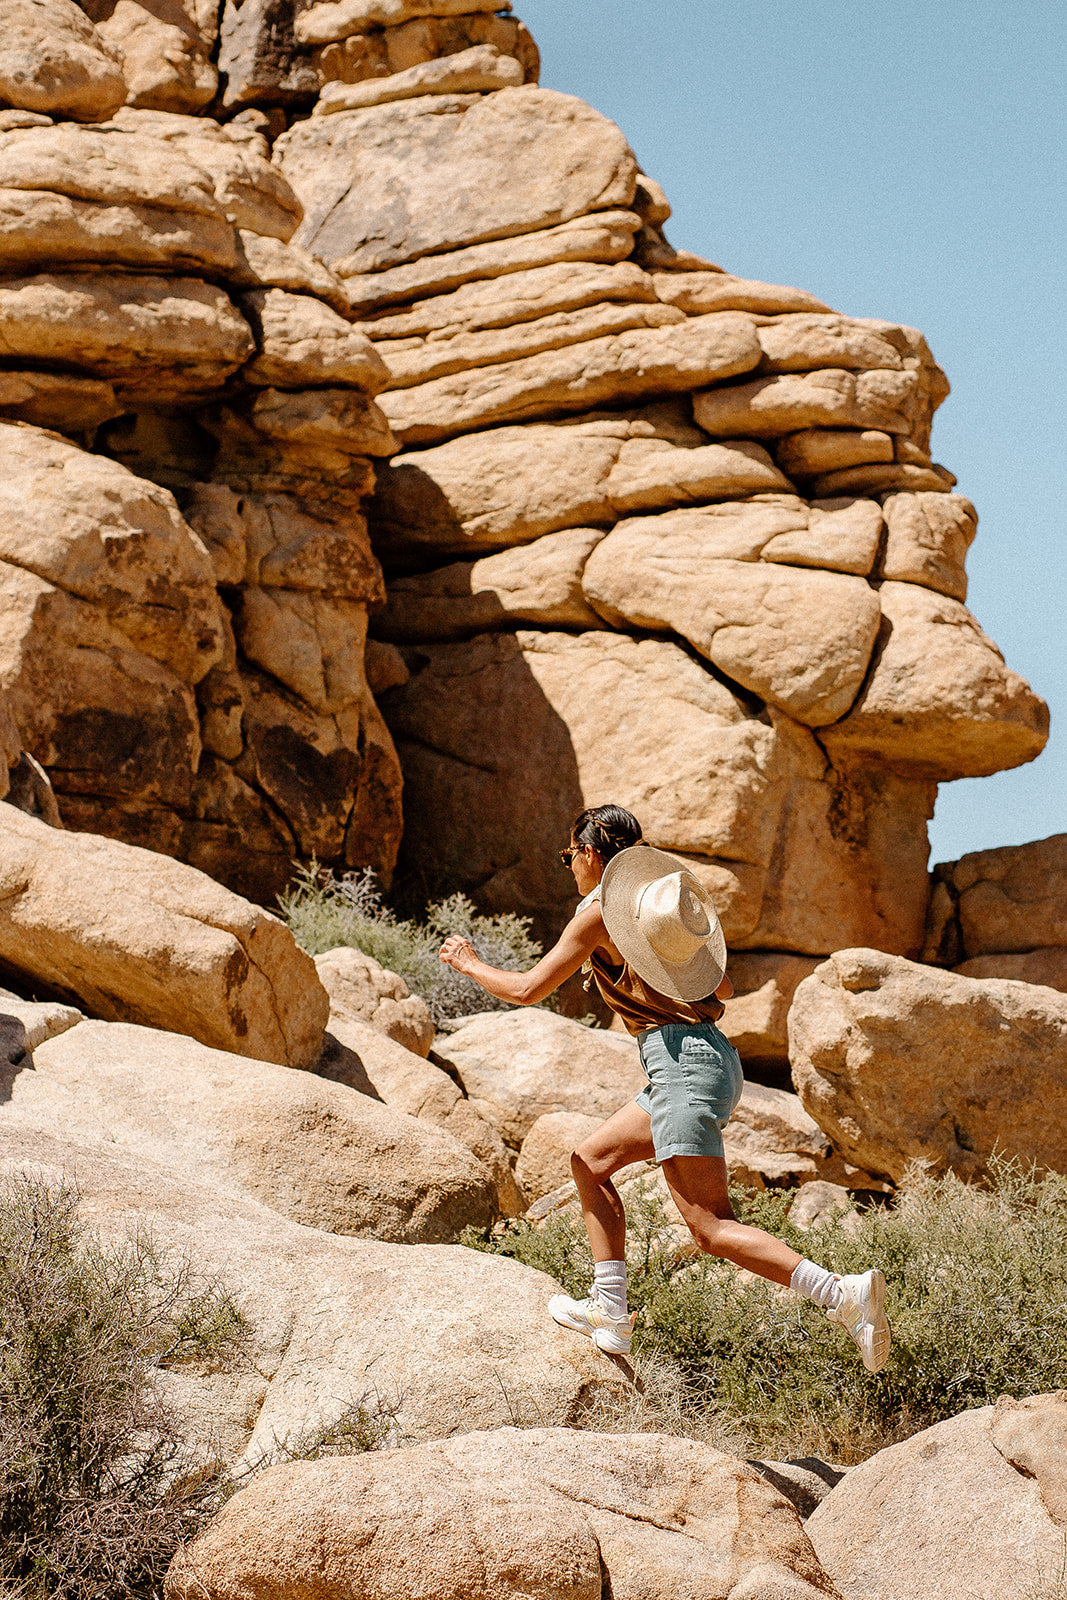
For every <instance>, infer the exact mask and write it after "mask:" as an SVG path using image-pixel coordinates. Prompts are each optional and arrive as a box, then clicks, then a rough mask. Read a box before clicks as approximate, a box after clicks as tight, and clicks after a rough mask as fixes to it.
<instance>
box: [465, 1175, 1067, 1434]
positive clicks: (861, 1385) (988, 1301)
mask: <svg viewBox="0 0 1067 1600" xmlns="http://www.w3.org/2000/svg"><path fill="white" fill-rule="evenodd" d="M640 1187H641V1188H642V1189H643V1192H639V1193H638V1194H637V1195H636V1197H635V1198H634V1200H632V1201H631V1200H630V1199H629V1198H628V1200H627V1209H628V1212H629V1214H630V1224H631V1225H630V1232H629V1238H628V1248H627V1256H628V1261H629V1265H630V1273H631V1286H632V1290H631V1303H632V1305H633V1307H634V1308H635V1309H636V1310H637V1311H638V1313H639V1315H638V1328H637V1336H636V1338H635V1340H634V1353H635V1363H636V1366H637V1369H638V1372H639V1375H641V1376H642V1379H643V1382H644V1389H645V1394H644V1396H640V1395H639V1396H638V1398H637V1400H636V1401H635V1400H634V1399H633V1398H631V1400H630V1401H628V1402H627V1403H626V1407H624V1408H623V1410H624V1412H627V1414H626V1415H624V1414H621V1413H619V1411H618V1408H617V1407H615V1408H614V1410H613V1408H612V1406H611V1405H610V1404H607V1403H606V1402H605V1404H604V1407H603V1408H602V1409H603V1415H602V1416H601V1417H600V1418H599V1419H598V1420H596V1422H595V1425H597V1426H603V1427H609V1428H610V1427H619V1426H634V1427H655V1428H665V1429H667V1430H669V1431H678V1432H685V1433H690V1434H693V1435H695V1436H698V1437H715V1436H717V1435H720V1436H721V1435H729V1436H730V1437H731V1438H732V1439H734V1440H735V1441H742V1442H743V1444H744V1446H745V1447H746V1448H747V1449H748V1450H750V1451H758V1452H762V1453H766V1454H781V1453H783V1452H784V1453H786V1454H789V1455H798V1454H804V1453H807V1452H812V1453H818V1454H823V1455H825V1456H828V1457H829V1458H830V1459H836V1460H843V1461H849V1460H856V1459H861V1458H862V1457H863V1456H865V1455H869V1454H870V1453H871V1452H872V1451H873V1450H876V1449H880V1448H881V1447H882V1446H883V1445H885V1444H887V1443H892V1442H894V1441H896V1440H897V1439H900V1438H904V1437H906V1436H907V1435H908V1434H910V1433H914V1432H916V1431H917V1430H918V1429H920V1428H926V1427H930V1426H932V1425H933V1424H934V1423H936V1422H939V1421H941V1420H942V1419H944V1418H946V1417H950V1416H954V1415H956V1414H957V1413H958V1412H960V1411H964V1410H967V1409H969V1408H971V1407H973V1406H981V1405H986V1404H989V1403H991V1402H992V1401H994V1400H995V1399H996V1398H997V1396H998V1395H1000V1394H1009V1395H1014V1396H1016V1397H1020V1396H1023V1395H1027V1394H1036V1393H1041V1392H1044V1391H1047V1390H1050V1389H1057V1388H1061V1387H1064V1386H1067V1341H1064V1339H1063V1337H1062V1330H1063V1328H1064V1327H1065V1326H1067V1179H1065V1178H1062V1177H1059V1176H1056V1175H1046V1176H1039V1175H1037V1174H1036V1173H1034V1172H1032V1171H1026V1170H1024V1169H1023V1168H1021V1167H1020V1166H1018V1165H1015V1164H1012V1163H1008V1162H996V1163H995V1164H994V1168H993V1172H992V1174H991V1177H990V1181H989V1183H988V1185H986V1186H984V1187H982V1188H978V1187H968V1186H967V1185H965V1184H962V1183H960V1182H959V1180H958V1179H956V1178H954V1177H952V1176H951V1175H949V1176H947V1177H943V1178H936V1179H935V1178H931V1177H928V1176H922V1175H916V1176H915V1177H913V1178H912V1179H911V1180H910V1181H909V1183H908V1184H907V1186H906V1187H905V1188H904V1189H903V1190H902V1192H901V1194H900V1195H899V1197H898V1198H897V1200H896V1202H895V1204H894V1205H893V1206H892V1207H891V1208H887V1209H881V1208H874V1209H871V1210H869V1211H866V1212H864V1213H860V1214H855V1213H852V1214H851V1215H850V1216H849V1217H848V1218H847V1219H846V1217H845V1216H844V1215H840V1216H838V1217H836V1218H834V1219H832V1220H830V1221H829V1222H825V1223H823V1224H821V1225H819V1226H816V1227H813V1228H811V1229H810V1230H809V1231H808V1232H806V1233H801V1232H799V1231H798V1230H797V1229H796V1228H794V1227H793V1226H792V1224H791V1223H789V1221H788V1219H787V1217H786V1211H787V1209H788V1204H789V1201H790V1199H791V1198H792V1196H791V1195H789V1194H787V1193H785V1194H783V1193H780V1192H779V1193H775V1192H773V1191H767V1192H765V1193H760V1194H756V1193H753V1192H752V1191H745V1190H739V1189H734V1190H732V1191H731V1192H732V1198H733V1201H734V1206H735V1209H736V1210H737V1214H738V1215H739V1216H740V1217H742V1218H743V1220H745V1221H749V1222H754V1223H755V1224H756V1225H757V1226H760V1227H766V1228H768V1229H769V1230H770V1231H771V1232H774V1233H776V1234H777V1235H778V1236H779V1237H781V1238H783V1239H785V1240H786V1241H787V1242H788V1243H789V1244H791V1245H792V1246H793V1248H794V1249H796V1250H798V1251H800V1253H801V1254H802V1255H806V1256H809V1257H810V1258H812V1259H813V1260H816V1261H819V1262H821V1263H823V1264H824V1265H826V1266H829V1267H830V1268H832V1269H833V1270H834V1271H837V1272H842V1273H845V1272H857V1271H861V1270H863V1269H865V1268H866V1267H868V1266H871V1265H873V1264H877V1265H880V1266H881V1267H882V1269H883V1271H884V1272H885V1275H886V1280H887V1310H888V1313H889V1317H890V1320H891V1322H892V1325H893V1334H894V1343H893V1350H892V1353H891V1355H890V1358H889V1361H888V1363H887V1365H886V1366H885V1368H884V1369H883V1370H882V1372H881V1373H879V1374H877V1376H873V1377H872V1376H871V1375H870V1374H868V1373H866V1372H865V1371H864V1369H863V1366H862V1364H861V1362H860V1361H859V1357H858V1355H857V1352H856V1350H855V1347H854V1346H853V1344H852V1342H851V1341H850V1340H849V1339H848V1338H847V1337H846V1336H845V1335H844V1334H843V1333H842V1331H841V1330H840V1329H838V1328H836V1327H835V1326H833V1325H832V1324H830V1323H829V1322H828V1321H827V1320H826V1317H825V1315H824V1314H823V1313H822V1312H820V1311H819V1310H817V1308H815V1307H814V1306H812V1305H810V1304H809V1303H808V1302H807V1301H804V1300H801V1299H799V1298H798V1297H797V1296H794V1295H792V1294H789V1293H788V1292H785V1293H783V1292H782V1291H780V1290H777V1289H776V1288H775V1287H774V1286H773V1285H771V1284H769V1283H767V1282H766V1281H765V1280H763V1279H754V1280H748V1279H747V1278H742V1277H739V1276H738V1274H737V1272H736V1271H735V1269H734V1268H733V1267H731V1266H730V1265H729V1264H727V1263H725V1262H720V1261H716V1260H714V1259H712V1258H709V1257H700V1258H699V1259H697V1260H695V1261H692V1260H687V1259H686V1258H685V1257H684V1255H683V1254H681V1253H680V1252H679V1249H678V1238H677V1232H676V1228H677V1218H676V1217H675V1218H673V1222H674V1225H675V1228H674V1231H671V1223H672V1219H671V1218H670V1217H669V1216H668V1214H667V1211H666V1208H665V1206H664V1205H663V1203H662V1202H661V1201H660V1199H659V1198H658V1196H657V1195H656V1194H655V1192H652V1191H650V1190H649V1187H648V1186H647V1184H646V1185H643V1186H640ZM846 1220H847V1226H846ZM464 1242H465V1243H468V1244H472V1245H475V1246H476V1247H478V1248H483V1249H492V1250H495V1251H497V1252H499V1253H502V1254H505V1255H508V1256H512V1257H514V1258H515V1259H517V1260H520V1261H524V1262H526V1263H527V1264H528V1265H530V1266H534V1267H538V1268H540V1269H541V1270H542V1271H546V1272H548V1273H550V1274H551V1275H552V1276H553V1277H555V1278H556V1279H557V1280H558V1281H559V1282H561V1283H562V1284H563V1286H564V1288H565V1289H566V1290H567V1292H568V1293H570V1294H575V1295H578V1296H581V1295H584V1294H585V1293H587V1292H588V1285H589V1282H590V1276H591V1260H590V1256H589V1250H588V1244H587V1242H586V1239H585V1229H584V1227H583V1224H582V1220H581V1216H580V1215H577V1214H574V1213H573V1212H568V1213H559V1214H556V1215H555V1216H552V1217H550V1218H548V1219H547V1221H546V1223H545V1224H544V1225H543V1226H542V1227H540V1228H538V1227H536V1226H534V1225H533V1224H530V1223H527V1222H524V1221H519V1222H517V1223H513V1224H511V1225H509V1226H507V1227H506V1228H505V1229H503V1230H502V1231H500V1232H498V1233H497V1234H495V1235H493V1236H489V1237H485V1238H482V1237H478V1236H477V1235H475V1234H473V1233H472V1232H470V1231H468V1233H467V1234H466V1235H465V1236H464ZM646 1374H651V1377H648V1376H647V1375H646ZM628 1418H629V1420H628ZM735 1448H736V1445H735Z"/></svg>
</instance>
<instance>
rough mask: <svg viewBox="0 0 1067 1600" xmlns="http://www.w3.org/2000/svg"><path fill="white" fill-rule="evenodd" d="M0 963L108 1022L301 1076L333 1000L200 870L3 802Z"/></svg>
mask: <svg viewBox="0 0 1067 1600" xmlns="http://www.w3.org/2000/svg"><path fill="white" fill-rule="evenodd" d="M0 886H2V889H0V906H2V911H0V961H3V962H4V963H6V965H7V966H8V967H9V968H10V969H11V970H13V971H14V972H17V973H20V974H22V975H23V977H24V978H25V979H26V980H27V981H28V982H31V983H37V984H42V985H46V986H48V987H49V988H52V989H55V990H59V991H61V992H62V993H63V994H66V995H68V996H74V997H76V998H77V999H78V1000H79V1001H81V1002H82V1003H83V1005H84V1006H85V1008H86V1009H87V1010H88V1011H91V1012H93V1013H94V1014H95V1015H96V1016H98V1017H103V1018H105V1019H108V1020H113V1021H126V1022H136V1023H141V1024H145V1025H147V1026H149V1027H153V1028H163V1029H165V1030H167V1031H168V1032H172V1033H184V1034H189V1035H191V1037H193V1038H194V1039H199V1040H200V1042H201V1043H202V1044H207V1045H211V1046H213V1047H214V1048H215V1049H222V1050H230V1051H232V1052H234V1053H235V1054H236V1055H241V1056H252V1057H255V1058H256V1059H257V1060H261V1061H274V1062H278V1063H280V1064H282V1065H287V1066H292V1067H308V1066H310V1065H311V1063H312V1062H313V1061H314V1060H315V1058H316V1056H317V1055H318V1053H319V1050H320V1049H321V1047H322V1036H323V1029H324V1027H325V1024H326V1019H327V1016H328V1015H329V1009H330V1002H329V997H328V996H327V994H326V991H325V990H324V989H323V987H322V985H321V983H320V982H319V980H318V977H317V975H316V973H315V967H314V963H313V962H312V960H311V957H310V956H307V955H305V954H304V952H303V951H302V950H301V949H300V948H299V946H298V945H297V943H296V941H295V939H294V938H293V936H292V934H291V933H290V932H289V929H288V928H287V927H285V925H284V923H281V922H279V921H278V919H277V918H276V917H273V916H271V914H270V912H268V911H263V910H261V909H260V907H258V906H254V905H251V904H250V903H249V902H248V901H247V900H242V899H241V898H240V896H239V895H235V894H231V892H230V891H229V890H228V889H224V888H222V886H221V885H220V884H217V883H214V882H212V880H211V879H210V878H208V877H206V876H205V875H204V874H203V873H202V872H197V871H196V869H195V868H194V867H188V866H185V865H183V864H182V863H181V862H179V861H172V860H171V859H170V858H169V857H167V856H160V855H156V854H155V853H154V852H153V851H150V850H140V849H137V848H136V847H135V846H133V845H125V844H121V843H119V842H118V841H116V840H113V839H102V838H98V837H97V836H96V835H95V834H87V833H70V832H66V831H64V830H60V829H56V828H50V827H48V825H47V824H46V823H44V822H41V821H38V820H37V819H36V818H34V817H28V816H26V815H24V814H23V813H22V812H21V811H16V810H15V809H14V808H13V807H11V806H8V805H3V804H0Z"/></svg>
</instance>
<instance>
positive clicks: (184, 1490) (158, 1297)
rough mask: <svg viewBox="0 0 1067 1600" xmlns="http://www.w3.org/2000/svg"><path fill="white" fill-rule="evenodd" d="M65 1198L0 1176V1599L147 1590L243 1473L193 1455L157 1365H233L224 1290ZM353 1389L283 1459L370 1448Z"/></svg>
mask: <svg viewBox="0 0 1067 1600" xmlns="http://www.w3.org/2000/svg"><path fill="white" fill-rule="evenodd" d="M77 1210H78V1196H77V1192H76V1190H75V1189H74V1188H72V1187H71V1186H69V1185H62V1186H58V1187H56V1186H50V1185H48V1184H46V1183H44V1182H42V1181H41V1180H40V1179H39V1178H37V1177H35V1176H33V1175H32V1174H25V1175H22V1176H16V1177H14V1178H12V1179H10V1180H8V1181H6V1182H3V1183H0V1594H2V1595H3V1596H4V1597H5V1600H149V1597H152V1600H156V1597H158V1596H160V1595H161V1594H162V1586H163V1575H164V1573H165V1572H166V1569H167V1567H168V1565H169V1563H170V1561H171V1558H172V1557H173V1555H174V1553H175V1551H176V1550H177V1548H178V1547H179V1545H180V1544H181V1543H182V1542H183V1541H185V1540H186V1539H189V1538H191V1537H192V1536H193V1535H195V1534H196V1533H197V1532H198V1531H199V1530H200V1528H201V1527H202V1526H203V1525H204V1523H205V1521H206V1520H207V1518H208V1517H210V1516H211V1515H212V1514H213V1513H214V1511H215V1510H216V1509H217V1508H218V1506H219V1505H220V1504H221V1503H222V1501H223V1500H224V1499H225V1498H226V1497H227V1496H228V1495H229V1494H231V1493H232V1492H233V1491H234V1489H236V1488H238V1487H240V1484H241V1483H242V1482H243V1481H244V1477H243V1476H232V1475H230V1474H228V1473H227V1472H226V1471H225V1470H224V1468H223V1465H222V1463H221V1462H215V1463H209V1464H207V1465H205V1463H204V1461H203V1459H202V1457H200V1456H199V1455H197V1454H196V1453H195V1452H194V1451H193V1450H192V1448H191V1447H190V1446H189V1444H188V1443H187V1441H186V1439H185V1438H184V1436H183V1430H182V1426H181V1422H180V1419H179V1418H178V1417H177V1416H176V1415H175V1414H174V1412H173V1411H172V1410H171V1409H170V1407H169V1406H168V1404H167V1402H166V1400H165V1398H164V1396H163V1394H162V1392H161V1387H160V1385H158V1384H157V1382H156V1374H157V1373H159V1372H162V1371H166V1370H168V1369H173V1368H174V1367H177V1366H181V1365H185V1364H189V1363H196V1364H198V1365H201V1366H204V1365H206V1366H208V1367H209V1368H214V1369H218V1368H220V1367H221V1368H226V1367H229V1366H232V1365H234V1364H235V1363H237V1362H240V1361H242V1360H245V1359H247V1357H246V1355H245V1345H246V1343H247V1339H248V1334H249V1331H250V1330H249V1328H248V1325H247V1323H246V1322H245V1320H244V1318H243V1317H242V1315H241V1313H240V1312H239V1311H238V1309H237V1307H236V1306H235V1305H234V1303H233V1301H232V1299H231V1298H230V1296H229V1294H228V1293H227V1292H226V1291H225V1289H224V1288H222V1286H221V1285H219V1284H218V1283H216V1282H215V1281H213V1280H211V1279H209V1278H206V1277H205V1276H204V1275H203V1274H202V1273H199V1272H198V1271H197V1269H196V1267H195V1264H192V1263H190V1262H189V1261H188V1260H186V1259H183V1258H178V1257H176V1256H174V1255H169V1254H167V1253H165V1252H162V1251H160V1250H159V1249H158V1248H157V1246H156V1245H155V1244H154V1242H153V1241H152V1239H151V1238H150V1237H149V1236H148V1235H147V1234H146V1233H144V1232H138V1233H134V1234H133V1235H132V1236H131V1237H129V1238H128V1239H126V1240H124V1241H121V1242H119V1243H116V1244H105V1243H101V1242H100V1241H98V1240H97V1239H96V1238H94V1237H93V1235H92V1234H91V1233H89V1232H88V1231H87V1230H86V1229H85V1228H84V1227H83V1226H82V1225H81V1223H80V1222H79V1220H78V1215H77ZM391 1420H392V1419H391V1416H390V1415H389V1412H388V1408H383V1407H381V1406H380V1405H376V1404H371V1403H369V1402H368V1401H367V1400H366V1399H365V1401H364V1402H361V1403H360V1404H358V1405H355V1406H353V1407H352V1408H351V1410H350V1411H349V1413H348V1414H347V1415H346V1416H344V1417H342V1418H341V1419H340V1421H339V1422H337V1423H335V1424H334V1425H333V1427H332V1428H330V1429H328V1430H322V1431H320V1432H319V1433H317V1434H315V1435H313V1436H309V1437H308V1438H306V1439H304V1440H301V1441H300V1442H299V1445H298V1446H296V1447H294V1448H291V1449H289V1450H287V1451H286V1452H284V1459H288V1460H294V1459H307V1458H308V1457H316V1456H321V1455H337V1454H353V1453H355V1452H357V1451H362V1450H369V1449H376V1448H378V1447H379V1446H380V1445H381V1444H382V1443H384V1442H385V1440H386V1437H387V1435H388V1432H389V1428H390V1425H391Z"/></svg>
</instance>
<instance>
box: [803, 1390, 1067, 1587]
mask: <svg viewBox="0 0 1067 1600" xmlns="http://www.w3.org/2000/svg"><path fill="white" fill-rule="evenodd" d="M806 1528H807V1532H808V1534H809V1535H810V1537H811V1541H812V1544H813V1545H814V1546H815V1549H816V1550H817V1552H818V1554H819V1559H820V1560H821V1561H822V1563H823V1565H824V1566H825V1568H826V1570H827V1571H828V1572H829V1573H830V1574H831V1576H832V1577H833V1580H834V1582H835V1583H836V1584H837V1587H838V1589H839V1590H840V1592H841V1593H842V1594H843V1595H845V1596H846V1600H900V1597H901V1596H902V1595H907V1596H908V1600H1031V1596H1035V1595H1049V1596H1052V1595H1055V1593H1056V1591H1057V1588H1058V1587H1059V1585H1060V1584H1061V1583H1062V1573H1063V1549H1064V1537H1065V1532H1067V1392H1065V1391H1063V1390H1061V1391H1059V1392H1058V1393H1057V1394H1044V1395H1035V1396H1033V1397H1032V1398H1030V1399H1027V1400H1010V1399H1008V1398H1007V1397H1003V1398H1001V1399H1000V1400H998V1401H997V1403H996V1405H995V1406H982V1407H980V1408H979V1409H978V1410H975V1411H965V1412H963V1414H962V1415H961V1416H958V1417H952V1418H951V1419H950V1420H949V1421H947V1422H940V1423H938V1424H937V1426H936V1427H934V1428H927V1429H926V1430H925V1431H924V1432H923V1433H917V1434H915V1435H914V1436H913V1437H912V1438H911V1439H907V1440H906V1441H905V1442H904V1443H903V1444H898V1445H893V1446H892V1447H891V1448H890V1449H888V1450H880V1451H879V1452H878V1453H877V1455H874V1456H871V1458H870V1459H869V1460H868V1461H864V1462H863V1463H862V1464H861V1465H860V1466H858V1467H851V1468H850V1469H849V1471H848V1473H847V1475H846V1476H845V1478H844V1479H843V1480H842V1482H841V1483H839V1484H838V1485H837V1487H836V1488H834V1489H832V1490H831V1492H830V1493H829V1494H828V1495H827V1496H826V1498H825V1500H823V1501H822V1503H821V1505H820V1506H819V1507H818V1508H817V1509H816V1510H815V1512H814V1513H813V1514H812V1516H810V1517H809V1518H808V1521H807V1524H806Z"/></svg>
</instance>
